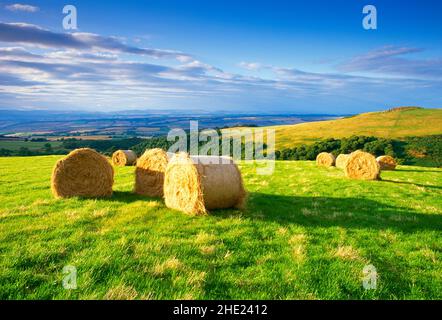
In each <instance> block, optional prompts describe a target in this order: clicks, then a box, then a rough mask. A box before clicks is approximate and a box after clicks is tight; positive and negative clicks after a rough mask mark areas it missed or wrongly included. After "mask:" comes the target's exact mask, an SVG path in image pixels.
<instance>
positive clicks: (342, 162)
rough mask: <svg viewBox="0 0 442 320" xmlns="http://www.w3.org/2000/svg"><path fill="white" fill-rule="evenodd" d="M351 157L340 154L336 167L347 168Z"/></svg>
mask: <svg viewBox="0 0 442 320" xmlns="http://www.w3.org/2000/svg"><path fill="white" fill-rule="evenodd" d="M349 157H350V155H349V154H343V153H342V154H340V155H339V156H338V157H337V158H336V167H337V168H339V169H344V168H345V164H346V162H347V160H348V158H349Z"/></svg>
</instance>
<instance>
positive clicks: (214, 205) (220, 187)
mask: <svg viewBox="0 0 442 320" xmlns="http://www.w3.org/2000/svg"><path fill="white" fill-rule="evenodd" d="M245 198H246V191H245V190H244V185H243V181H242V177H241V172H240V170H239V168H238V166H237V165H236V163H235V162H234V161H233V159H232V158H230V157H217V156H206V157H190V156H189V155H188V154H187V153H184V152H181V153H177V154H176V155H175V156H174V157H173V158H172V159H171V160H170V162H169V164H168V165H167V168H166V175H165V180H164V199H165V203H166V206H168V207H169V208H172V209H176V210H179V211H183V212H185V213H189V214H194V215H200V214H205V213H207V211H208V210H213V209H224V208H232V207H235V208H242V207H243V205H244V203H245Z"/></svg>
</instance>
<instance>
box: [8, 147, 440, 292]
mask: <svg viewBox="0 0 442 320" xmlns="http://www.w3.org/2000/svg"><path fill="white" fill-rule="evenodd" d="M57 159H58V157H55V156H47V157H29V158H0V298H1V299H65V298H67V299H79V298H80V299H203V298H204V299H213V298H220V299H253V298H256V299H264V298H266V299H300V298H301V299H404V298H406V299H411V298H417V299H424V298H429V299H440V298H442V236H441V231H442V170H441V169H434V168H419V167H405V166H402V167H399V170H397V171H395V172H384V173H383V174H382V178H383V181H371V182H366V181H351V180H347V179H346V178H345V177H344V175H343V173H342V172H341V171H340V170H339V169H336V168H331V169H326V168H317V167H316V166H315V164H314V163H313V162H288V161H287V162H278V163H277V164H276V171H275V173H274V174H273V175H270V176H258V175H256V172H255V168H254V166H253V165H250V164H247V165H245V164H243V165H242V172H243V175H244V180H245V184H246V188H247V190H248V191H249V201H248V206H247V209H246V210H245V211H242V212H241V211H238V210H223V211H214V212H212V213H211V214H210V215H208V216H204V217H191V216H188V215H185V214H183V213H180V212H177V211H173V210H169V209H167V208H166V207H165V206H164V203H163V201H162V200H161V199H149V198H143V197H141V196H137V195H133V194H132V193H131V189H132V182H133V168H130V167H129V168H117V169H116V177H115V187H114V190H115V194H114V196H113V197H112V198H111V199H102V200H92V199H90V200H82V199H70V200H55V199H53V197H52V196H51V193H50V188H49V186H50V174H51V169H52V166H53V164H54V163H55V161H56V160H57ZM367 264H372V265H374V266H375V267H376V269H377V272H378V274H379V279H378V283H377V289H376V290H369V291H367V290H364V289H363V287H362V277H363V273H362V270H363V268H364V266H365V265H367ZM66 265H72V266H75V267H76V268H77V270H78V288H77V289H76V290H71V291H68V290H65V289H63V287H62V279H63V274H62V269H63V267H64V266H66Z"/></svg>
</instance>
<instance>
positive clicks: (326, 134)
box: [272, 106, 442, 148]
mask: <svg viewBox="0 0 442 320" xmlns="http://www.w3.org/2000/svg"><path fill="white" fill-rule="evenodd" d="M272 128H274V129H275V130H276V145H277V148H284V147H293V146H298V145H301V144H311V143H314V142H316V141H318V140H320V139H327V138H344V137H350V136H352V135H364V136H376V137H383V138H396V139H400V138H404V137H409V136H427V135H435V134H442V109H425V108H421V107H409V106H406V107H394V108H391V109H388V110H385V111H378V112H369V113H362V114H359V115H355V116H351V117H344V118H341V119H336V120H327V121H316V122H308V123H300V124H295V125H283V126H274V127H272Z"/></svg>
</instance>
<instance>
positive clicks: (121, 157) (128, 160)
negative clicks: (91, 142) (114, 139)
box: [112, 150, 137, 167]
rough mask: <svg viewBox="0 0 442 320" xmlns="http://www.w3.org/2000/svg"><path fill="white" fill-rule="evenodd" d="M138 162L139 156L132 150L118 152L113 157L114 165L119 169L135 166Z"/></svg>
mask: <svg viewBox="0 0 442 320" xmlns="http://www.w3.org/2000/svg"><path fill="white" fill-rule="evenodd" d="M136 162H137V154H136V153H135V152H133V151H132V150H118V151H115V152H114V154H113V155H112V163H113V165H114V166H117V167H124V166H133V165H134V164H135V163H136Z"/></svg>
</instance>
